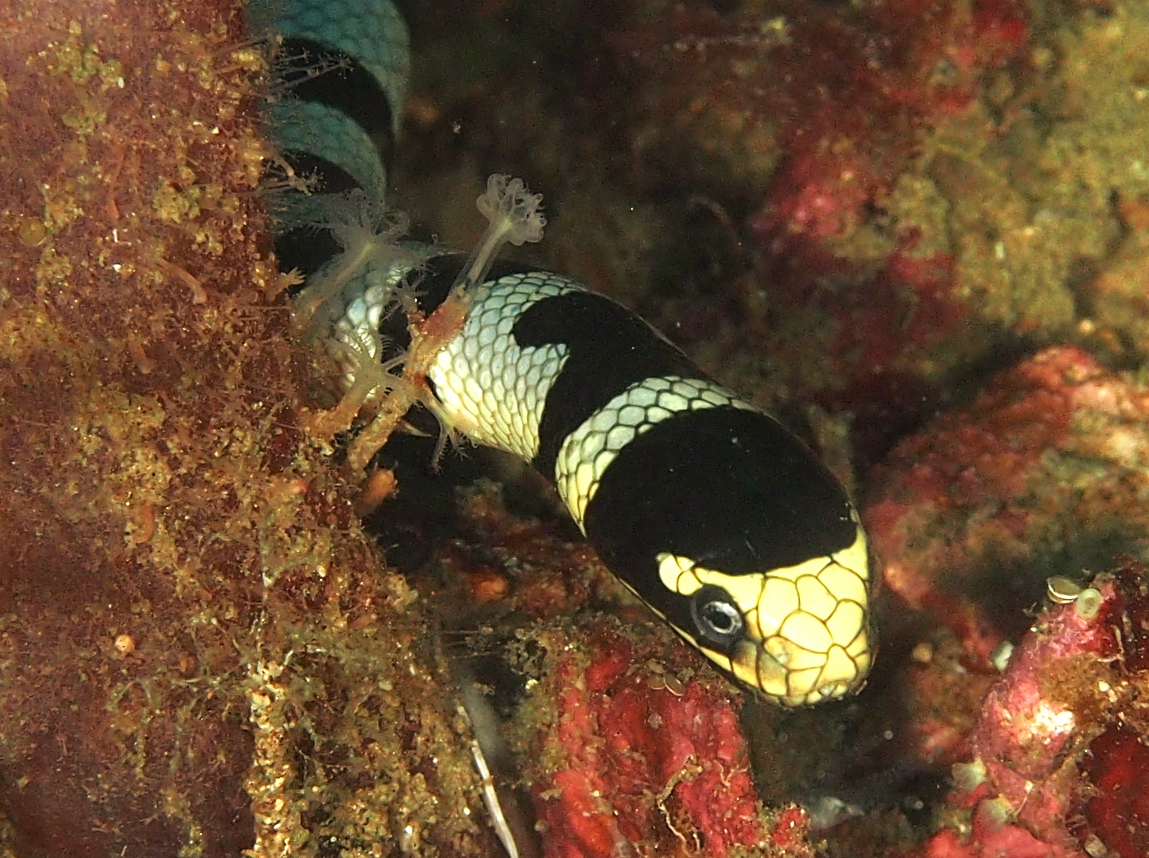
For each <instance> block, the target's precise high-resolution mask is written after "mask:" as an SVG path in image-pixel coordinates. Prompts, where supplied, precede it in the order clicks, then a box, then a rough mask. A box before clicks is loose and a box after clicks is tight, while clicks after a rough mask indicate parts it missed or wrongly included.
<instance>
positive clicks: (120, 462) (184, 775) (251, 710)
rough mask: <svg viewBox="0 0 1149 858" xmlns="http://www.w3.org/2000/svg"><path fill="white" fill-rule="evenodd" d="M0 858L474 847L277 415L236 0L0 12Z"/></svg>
mask: <svg viewBox="0 0 1149 858" xmlns="http://www.w3.org/2000/svg"><path fill="white" fill-rule="evenodd" d="M0 29H2V30H3V32H4V33H5V39H4V41H3V45H2V46H0V129H2V130H0V188H2V191H0V206H2V209H0V260H2V262H0V414H2V415H3V419H2V420H0V445H2V449H3V458H4V463H5V467H4V468H3V470H2V472H0V504H2V506H0V521H2V527H0V540H2V544H0V724H2V725H3V728H2V729H0V810H2V811H3V813H4V815H6V819H5V820H4V824H3V825H0V852H3V853H4V854H11V855H31V854H40V855H62V854H68V855H72V856H89V855H90V856H105V855H109V854H160V853H164V854H173V855H174V854H178V855H184V856H199V855H204V856H210V855H235V854H238V853H239V852H240V851H242V850H248V854H251V855H258V856H273V855H289V854H290V855H309V854H318V853H320V852H324V853H326V852H329V851H332V850H335V851H339V852H340V854H345V855H356V854H359V855H367V854H381V853H388V852H396V851H399V850H400V849H402V850H405V851H408V852H412V853H418V854H421V855H435V854H451V855H460V854H463V855H465V854H489V849H490V847H491V845H492V843H493V840H492V837H491V835H490V834H489V832H488V831H487V829H486V827H485V825H483V824H481V823H478V822H477V821H476V819H475V816H474V815H473V811H472V810H471V806H474V807H476V808H477V807H479V806H480V804H479V803H478V797H477V796H478V793H477V776H476V775H475V773H474V771H473V768H472V761H471V758H470V754H469V746H468V743H467V741H466V739H465V738H464V732H465V725H463V724H462V723H461V719H460V716H459V715H458V714H457V712H456V711H455V707H454V706H453V705H451V704H450V703H449V702H446V701H445V700H444V695H443V694H442V690H441V687H440V681H441V680H440V677H441V668H440V667H439V665H438V663H437V661H436V658H435V656H434V653H433V651H432V649H431V648H430V647H429V646H427V645H425V644H424V641H426V640H428V635H427V634H426V624H425V618H424V615H423V613H422V610H423V609H422V607H421V603H420V602H419V601H418V599H417V596H416V594H415V593H414V592H413V591H411V590H410V589H408V587H407V586H406V584H405V582H404V581H403V579H402V578H401V577H399V576H398V575H397V574H396V573H394V572H392V571H390V570H388V569H386V568H385V567H384V566H383V564H382V563H381V561H380V558H379V556H378V554H377V552H376V551H375V550H374V548H373V547H372V546H371V544H370V543H369V541H368V539H367V538H365V537H364V535H363V533H362V532H361V530H360V529H359V525H358V522H357V520H356V517H355V516H354V514H353V513H352V508H351V499H352V496H353V487H352V486H351V485H350V484H349V483H348V482H346V481H345V480H344V478H343V477H342V476H341V475H340V473H339V471H338V469H337V468H336V467H334V466H333V465H331V462H330V457H329V450H328V448H326V446H324V445H321V444H320V443H318V442H315V441H313V440H310V439H309V437H308V436H307V434H306V433H304V432H303V431H302V430H301V429H300V428H299V422H300V421H299V419H298V415H299V414H300V413H301V408H302V406H301V400H300V398H299V393H298V391H299V390H300V389H302V387H303V386H304V385H303V384H301V383H300V382H301V381H302V380H303V377H304V376H305V372H304V369H303V368H302V367H300V366H299V359H298V357H297V353H296V351H295V349H294V347H293V345H292V343H291V339H290V337H289V336H288V329H289V320H288V312H287V306H286V302H285V300H284V298H283V297H282V295H281V294H280V293H281V282H280V279H279V274H278V273H277V272H276V270H275V267H274V263H273V261H272V260H271V259H270V258H269V254H268V247H269V238H268V235H269V233H268V230H267V229H266V224H265V215H264V210H263V200H262V194H261V191H260V181H261V176H262V170H263V161H264V158H265V157H267V156H268V155H269V154H270V150H269V148H268V147H267V145H266V144H265V143H264V142H263V129H261V128H259V127H258V126H257V124H256V123H257V120H256V116H257V111H255V110H253V109H252V107H253V104H254V103H255V101H256V100H257V99H258V97H259V95H258V93H259V92H260V87H261V86H263V85H264V79H265V72H264V56H263V53H262V50H261V49H260V48H259V47H258V46H255V45H253V44H252V42H251V41H250V40H249V36H248V35H247V34H246V33H245V32H244V30H243V26H242V10H241V8H240V7H239V5H238V4H228V3H224V2H209V3H180V2H164V3H160V4H151V3H143V2H130V3H126V4H125V3H119V4H114V3H110V2H99V0H97V2H94V3H88V4H83V5H80V4H72V5H67V4H53V5H47V6H46V5H45V4H42V3H36V2H30V0H29V1H28V2H16V3H12V4H6V5H5V6H4V7H3V9H2V10H0Z"/></svg>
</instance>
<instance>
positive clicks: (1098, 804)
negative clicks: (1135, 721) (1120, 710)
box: [1085, 723, 1149, 858]
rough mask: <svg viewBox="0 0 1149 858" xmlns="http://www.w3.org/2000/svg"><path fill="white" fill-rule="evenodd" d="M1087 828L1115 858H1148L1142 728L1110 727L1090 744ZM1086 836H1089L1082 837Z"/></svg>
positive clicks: (1148, 774)
mask: <svg viewBox="0 0 1149 858" xmlns="http://www.w3.org/2000/svg"><path fill="white" fill-rule="evenodd" d="M1089 754H1090V757H1091V758H1092V759H1091V760H1090V762H1089V764H1088V775H1089V781H1090V783H1091V784H1092V785H1093V788H1094V790H1095V791H1096V794H1095V795H1092V796H1090V798H1089V799H1088V801H1087V802H1086V805H1085V819H1086V821H1087V824H1088V829H1089V831H1090V832H1091V833H1093V834H1095V836H1097V837H1098V838H1099V839H1100V840H1101V841H1102V842H1103V843H1104V844H1105V845H1106V846H1107V847H1109V849H1111V850H1113V852H1115V853H1117V855H1119V856H1120V858H1139V856H1143V855H1147V854H1149V748H1147V747H1145V736H1144V732H1143V731H1142V730H1134V729H1132V728H1131V727H1129V726H1126V725H1124V724H1120V723H1118V724H1115V725H1113V726H1112V727H1110V728H1109V729H1108V730H1106V731H1105V732H1104V733H1103V734H1101V735H1100V736H1098V737H1097V738H1096V739H1094V740H1093V742H1092V743H1090V745H1089ZM1086 836H1088V835H1086Z"/></svg>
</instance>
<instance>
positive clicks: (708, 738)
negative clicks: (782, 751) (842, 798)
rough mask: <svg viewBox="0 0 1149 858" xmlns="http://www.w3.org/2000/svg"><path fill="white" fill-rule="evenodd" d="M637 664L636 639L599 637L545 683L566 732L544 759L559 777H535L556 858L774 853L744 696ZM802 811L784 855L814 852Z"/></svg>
mask: <svg viewBox="0 0 1149 858" xmlns="http://www.w3.org/2000/svg"><path fill="white" fill-rule="evenodd" d="M588 656H589V662H587V661H586V660H585V659H586V658H587V657H588ZM632 660H633V648H632V646H631V645H630V644H629V643H628V642H627V641H625V640H624V639H622V638H620V637H618V636H617V635H615V634H613V633H609V632H606V631H603V630H599V631H598V632H596V633H594V634H592V635H591V636H590V639H589V642H588V643H587V644H585V645H584V646H583V647H582V648H581V652H579V653H576V652H573V651H572V652H571V653H564V654H563V655H562V656H561V657H560V658H559V660H558V662H557V664H556V666H555V668H554V670H553V671H552V672H551V673H550V675H549V677H548V679H547V680H546V681H545V684H546V686H547V687H553V688H554V689H557V691H556V698H555V705H556V707H557V712H556V714H555V719H556V727H555V729H554V730H553V731H551V732H550V733H549V734H548V735H547V736H546V737H545V738H544V742H545V743H546V747H545V751H544V754H543V755H542V756H543V758H544V759H547V760H550V761H553V774H551V775H549V776H547V775H545V774H543V775H541V776H538V777H535V779H534V784H535V785H534V790H535V797H536V805H537V808H538V812H539V819H540V821H541V822H542V823H543V824H544V826H545V827H544V829H543V830H544V832H545V833H544V843H545V848H546V854H547V855H548V856H553V858H600V856H601V858H608V856H614V855H621V854H634V855H647V854H663V853H667V852H675V851H676V850H683V851H686V852H688V853H694V852H699V851H701V853H702V854H706V855H713V856H718V858H721V856H724V855H727V854H728V853H730V851H731V850H732V849H734V848H735V847H761V846H764V845H765V844H766V843H767V842H768V837H769V830H768V828H767V827H766V825H765V824H764V819H765V815H764V811H763V808H762V805H761V803H760V802H759V799H758V797H757V795H756V793H755V789H754V785H753V782H752V781H751V777H750V770H749V760H748V756H747V750H746V745H745V740H744V739H743V736H742V733H741V730H740V727H739V723H738V716H737V712H736V701H737V697H736V695H735V694H734V693H733V692H732V691H731V690H730V689H729V687H728V686H726V685H725V684H724V683H716V682H707V681H703V680H698V679H689V678H688V679H687V681H680V680H678V679H677V678H675V677H674V676H673V675H671V674H669V673H667V674H663V673H661V672H658V671H655V672H651V671H650V670H649V669H647V668H642V669H635V666H634V664H633V661H632ZM648 667H649V666H648ZM549 765H552V763H548V766H549ZM798 813H799V814H800V815H801V816H802V819H790V820H788V821H787V822H786V823H785V824H784V825H782V826H781V829H778V828H776V830H775V831H774V840H775V842H776V844H777V845H778V846H779V848H781V841H783V840H784V841H785V842H786V844H787V848H785V849H784V850H783V851H782V852H781V853H780V854H786V855H805V854H807V852H805V851H802V850H804V849H806V846H805V839H804V833H805V828H804V825H803V822H804V814H801V812H800V811H798ZM782 829H784V830H782ZM631 850H633V851H631Z"/></svg>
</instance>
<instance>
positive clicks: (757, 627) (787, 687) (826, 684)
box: [658, 511, 872, 706]
mask: <svg viewBox="0 0 1149 858" xmlns="http://www.w3.org/2000/svg"><path fill="white" fill-rule="evenodd" d="M851 514H852V515H853V518H854V521H855V522H857V514H856V513H853V511H851ZM658 563H659V566H658V573H659V578H660V579H661V580H662V583H663V584H664V585H665V586H666V587H667V588H669V589H670V590H673V591H674V592H676V593H679V594H681V595H683V596H692V595H694V594H695V593H696V592H698V591H699V590H700V589H701V588H702V587H703V586H704V585H713V586H716V587H721V588H722V589H724V590H725V591H726V592H727V593H729V594H730V596H731V597H732V598H733V599H734V601H735V602H736V603H737V604H738V605H740V606H742V612H743V617H744V619H745V621H746V632H745V634H746V637H745V639H744V640H741V641H739V642H738V643H736V644H735V646H734V651H733V653H732V654H731V655H729V656H727V655H725V654H723V653H721V652H717V651H715V650H712V649H710V648H708V647H707V646H706V645H705V644H704V643H701V642H699V641H696V640H695V639H694V638H693V636H692V634H688V633H686V632H685V631H683V630H679V631H680V633H681V634H683V636H684V637H685V638H686V639H687V640H688V641H689V642H690V643H692V644H694V646H696V647H697V648H698V649H699V650H701V651H702V652H703V653H704V654H705V655H706V656H707V657H708V658H710V659H711V660H713V661H714V662H716V663H717V664H718V665H720V666H721V667H723V668H724V669H726V670H728V671H730V673H732V674H734V676H736V677H737V678H738V679H740V680H741V681H743V682H745V683H746V684H748V685H752V686H755V687H757V688H758V689H760V690H761V691H762V693H763V694H765V695H766V696H767V697H770V698H772V699H774V700H775V701H776V702H778V703H781V704H783V705H787V706H800V705H804V704H808V703H818V702H820V701H822V700H831V699H836V698H839V697H843V696H845V695H846V694H848V693H850V692H852V691H856V690H857V689H858V688H859V687H860V686H861V684H862V682H863V681H864V680H865V677H866V674H867V673H869V670H870V663H871V660H872V653H871V651H870V640H869V630H868V625H867V613H868V604H869V593H868V589H869V588H868V586H867V582H868V580H869V577H870V570H869V557H868V552H867V547H866V536H865V533H864V532H863V531H862V529H861V527H860V526H859V527H858V528H857V538H856V539H855V541H854V543H853V544H852V545H851V546H850V547H849V548H847V549H845V550H843V551H839V552H836V553H834V554H833V555H832V556H830V557H815V558H811V559H810V560H807V561H804V562H802V563H799V564H797V565H795V566H790V567H786V568H782V569H771V570H769V571H767V572H765V573H764V574H762V575H726V574H724V573H722V572H718V571H717V570H714V569H707V568H705V567H703V566H699V565H698V564H697V563H695V562H694V561H693V560H691V559H690V558H689V557H682V556H679V555H674V554H670V553H663V554H659V555H658Z"/></svg>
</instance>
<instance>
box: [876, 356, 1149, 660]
mask: <svg viewBox="0 0 1149 858" xmlns="http://www.w3.org/2000/svg"><path fill="white" fill-rule="evenodd" d="M1147 468H1149V391H1147V390H1146V388H1145V387H1144V386H1143V385H1141V384H1138V383H1137V382H1135V381H1133V380H1129V379H1126V378H1124V377H1122V376H1120V375H1118V374H1116V373H1113V372H1111V371H1109V370H1107V369H1105V368H1104V367H1102V366H1101V365H1100V364H1098V363H1097V362H1096V361H1095V360H1094V359H1093V358H1091V357H1090V356H1089V355H1087V354H1085V353H1084V352H1082V351H1081V350H1079V349H1076V348H1072V347H1057V348H1051V349H1048V350H1046V351H1043V352H1041V353H1039V354H1037V355H1035V356H1034V357H1032V358H1029V359H1027V360H1024V361H1022V362H1020V363H1019V364H1017V365H1016V366H1014V367H1013V368H1011V369H1009V370H1007V371H1005V372H1003V373H1002V374H1000V375H999V376H997V377H996V378H995V379H993V380H992V381H990V383H989V384H988V385H987V386H986V387H985V388H984V390H983V392H982V393H981V395H979V396H978V397H977V398H976V399H975V400H974V401H973V402H972V403H971V404H970V405H969V406H967V407H965V408H962V409H958V410H955V411H953V412H949V413H946V414H944V415H942V416H941V417H939V418H938V419H936V420H935V421H934V422H933V423H932V424H930V425H929V426H927V427H926V428H925V429H924V430H923V431H922V432H920V433H919V434H917V435H915V436H912V437H910V438H909V439H907V440H906V441H904V442H903V443H902V444H900V445H899V446H898V447H896V448H895V449H894V450H893V452H892V453H891V455H890V456H889V457H888V458H887V460H886V462H885V463H884V464H883V465H882V466H881V467H880V468H879V469H877V471H876V472H875V474H874V478H873V480H872V481H871V490H870V492H869V501H868V503H867V504H866V509H865V518H866V523H867V526H868V529H869V532H870V534H871V537H872V540H873V544H874V548H875V551H876V552H877V554H878V555H879V556H880V557H881V558H882V559H883V561H884V566H885V572H884V577H885V582H886V583H887V584H888V586H889V587H890V589H891V590H892V591H893V592H894V593H896V594H897V595H898V596H899V597H901V599H902V600H903V601H904V602H905V603H906V605H908V606H909V607H910V608H912V609H914V610H927V611H931V612H932V613H934V614H935V615H936V616H938V617H939V618H940V619H941V620H942V621H943V622H945V623H946V624H947V625H949V627H950V628H951V629H953V630H954V632H955V633H956V634H957V635H958V637H959V638H960V639H961V640H962V642H963V644H964V646H965V650H966V654H967V657H968V659H969V660H970V663H971V664H973V665H974V666H979V667H983V668H986V667H988V665H989V660H990V653H991V652H992V650H993V649H994V648H995V647H996V646H997V645H998V644H999V643H1000V642H1001V640H1002V638H1003V633H1002V631H1001V630H1000V629H999V628H998V627H997V625H996V624H995V622H994V621H993V619H992V618H991V617H990V616H989V614H988V611H987V609H986V608H985V606H984V602H983V603H979V601H978V598H977V597H978V595H979V587H980V583H979V582H985V581H991V580H994V579H995V570H1000V569H1002V568H1009V569H1020V568H1023V567H1032V566H1034V565H1035V564H1036V565H1040V564H1041V563H1042V562H1043V561H1046V560H1048V559H1049V558H1057V557H1064V556H1075V555H1076V554H1077V553H1079V550H1081V549H1080V547H1081V546H1084V547H1085V548H1088V547H1089V546H1095V545H1098V544H1101V543H1103V542H1104V543H1106V544H1108V543H1109V542H1113V543H1114V544H1118V545H1122V544H1123V545H1136V544H1137V543H1138V542H1139V541H1142V540H1144V539H1145V538H1146V537H1147V536H1149V517H1147V516H1146V513H1145V509H1146V507H1145V504H1144V500H1145V498H1146V497H1149V477H1147V476H1146V475H1147V474H1149V470H1147ZM1103 562H1106V563H1108V561H1107V560H1106V561H1103ZM1001 578H1002V575H1001V574H996V579H997V580H1000V579H1001ZM1018 607H1021V608H1024V607H1025V605H1024V604H1021V605H1019V606H1018Z"/></svg>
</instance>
